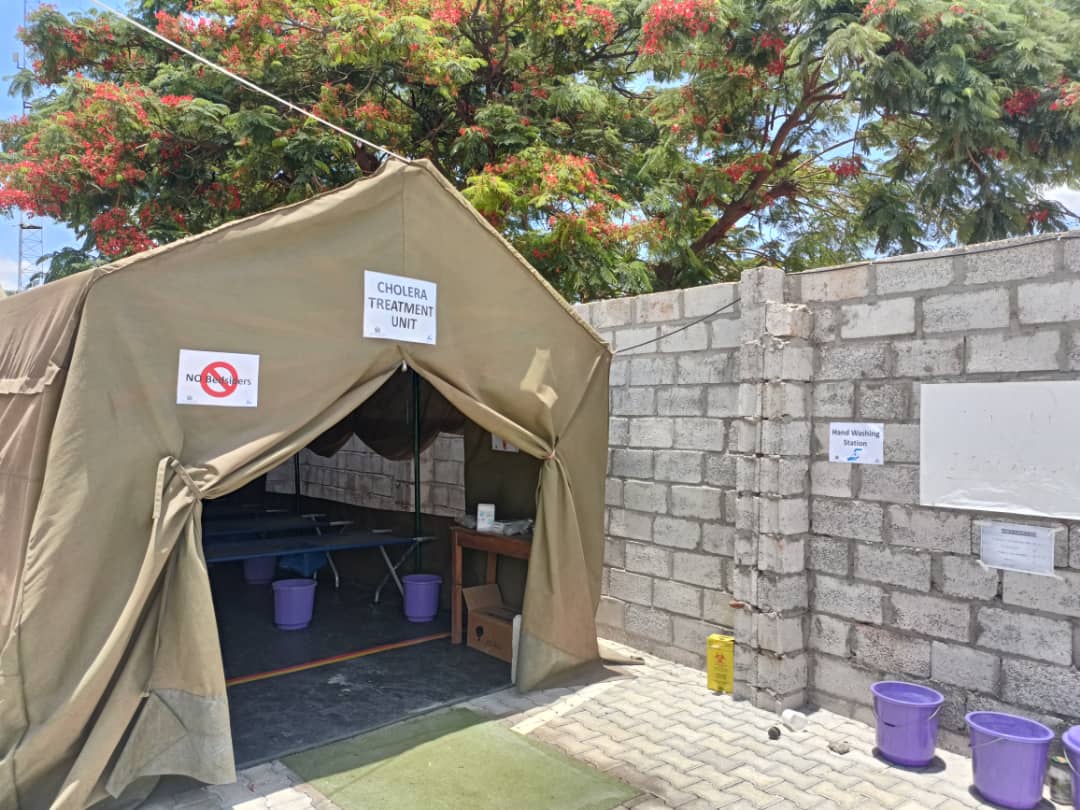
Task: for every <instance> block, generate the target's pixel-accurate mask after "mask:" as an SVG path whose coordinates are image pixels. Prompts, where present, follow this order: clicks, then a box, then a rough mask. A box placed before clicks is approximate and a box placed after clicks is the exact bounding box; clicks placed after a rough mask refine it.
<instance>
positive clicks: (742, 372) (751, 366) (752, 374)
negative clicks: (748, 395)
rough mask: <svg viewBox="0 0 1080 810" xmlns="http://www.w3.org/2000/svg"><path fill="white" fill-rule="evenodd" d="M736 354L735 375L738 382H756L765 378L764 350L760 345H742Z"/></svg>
mask: <svg viewBox="0 0 1080 810" xmlns="http://www.w3.org/2000/svg"><path fill="white" fill-rule="evenodd" d="M736 354H737V356H738V357H737V361H736V362H737V366H736V368H737V369H738V370H737V372H736V374H737V375H738V379H739V381H740V382H745V381H748V380H749V381H755V382H756V381H758V380H761V379H764V377H765V348H764V347H763V346H762V345H761V344H760V343H744V344H742V346H740V347H739V349H738V351H737V352H736Z"/></svg>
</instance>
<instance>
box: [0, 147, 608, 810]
mask: <svg viewBox="0 0 1080 810" xmlns="http://www.w3.org/2000/svg"><path fill="white" fill-rule="evenodd" d="M365 270H372V271H378V272H382V273H389V274H396V275H400V276H406V277H410V278H415V279H422V280H425V281H429V282H434V283H435V284H437V285H438V286H437V292H438V296H437V339H436V343H435V345H422V344H419V343H411V342H406V343H399V342H396V341H393V340H379V339H365V338H364V337H363V323H362V321H363V317H362V316H363V310H362V306H363V297H364V271H365ZM185 349H186V350H204V351H211V352H238V353H248V354H257V355H258V356H259V358H260V360H259V363H260V365H259V376H258V380H257V387H258V400H257V407H212V406H200V405H188V404H184V405H179V404H177V398H178V381H177V376H178V356H179V352H180V351H181V350H185ZM610 357H611V356H610V350H609V349H608V347H607V345H606V344H605V343H604V342H603V341H602V340H601V339H600V338H599V337H598V336H597V335H596V334H595V333H594V332H593V331H592V330H590V329H589V327H588V326H587V325H586V324H585V323H583V322H582V321H581V320H580V319H579V318H578V317H577V316H576V314H575V313H574V312H573V310H572V309H571V308H570V307H568V306H567V304H566V303H565V302H564V301H563V300H562V299H560V298H559V297H558V295H556V294H555V293H554V292H553V290H552V289H551V288H550V287H549V286H548V285H547V284H546V283H545V282H544V281H543V280H542V279H541V278H540V277H539V276H538V275H537V274H536V273H535V272H534V271H533V270H532V269H531V268H530V267H529V266H528V264H527V263H526V262H525V261H524V260H523V259H522V258H521V257H520V256H519V255H518V254H516V253H515V252H514V251H513V250H512V248H510V246H509V245H508V244H507V243H506V242H505V241H503V240H502V239H501V238H500V237H499V235H498V234H497V233H496V232H495V231H494V230H493V229H492V228H491V227H490V226H489V225H488V224H487V223H486V222H485V221H484V220H483V219H482V218H481V217H480V216H479V215H478V214H477V213H476V212H475V211H474V210H473V209H472V208H470V207H469V205H468V204H467V203H466V202H465V200H464V199H463V198H462V197H461V196H460V195H458V194H457V193H456V192H455V191H454V189H453V188H452V187H451V186H450V185H449V184H448V183H447V182H446V181H445V180H444V179H443V178H442V177H441V176H440V175H439V174H438V173H437V172H436V171H435V170H434V169H432V167H431V166H430V165H428V164H426V163H423V162H419V163H412V164H409V165H405V164H401V163H398V162H391V163H389V164H387V165H386V166H385V167H384V168H383V169H382V170H380V171H379V172H378V173H377V174H376V175H375V176H373V177H372V178H369V179H366V180H363V181H358V182H356V183H353V184H351V185H349V186H347V187H345V188H343V189H340V190H337V191H334V192H331V193H327V194H324V195H322V196H320V197H317V198H315V199H312V200H309V201H307V202H304V203H300V204H297V205H293V206H290V207H286V208H282V209H278V210H275V211H271V212H269V213H266V214H261V215H258V216H254V217H251V218H249V219H246V220H243V221H240V222H236V223H232V224H230V225H227V226H223V227H221V228H218V229H216V230H215V231H212V232H210V233H207V234H203V235H201V236H198V237H193V238H190V239H187V240H185V241H183V242H180V243H176V244H174V245H170V246H167V247H164V248H159V249H155V250H153V251H150V252H148V253H145V254H142V255H139V256H135V257H132V258H129V259H126V260H124V261H121V262H118V263H116V264H113V265H111V266H108V267H104V268H100V269H95V270H92V271H88V272H86V273H83V274H80V275H77V276H73V277H71V278H69V279H66V280H63V281H59V282H56V283H53V284H49V285H47V286H45V287H42V288H38V289H35V290H32V291H30V292H26V293H23V294H21V295H17V296H12V297H11V298H9V299H6V300H5V301H4V302H3V304H2V305H0V645H2V646H0V808H2V810H10V808H22V809H23V810H40V809H41V808H49V807H51V808H82V807H85V806H88V805H90V804H92V803H94V802H97V801H99V800H103V799H108V798H109V797H116V796H120V795H122V794H123V795H124V796H125V797H127V796H131V795H133V794H137V793H138V792H139V791H141V790H145V789H146V786H147V783H148V778H149V777H154V776H156V775H161V774H186V775H188V776H191V777H194V778H196V779H199V780H202V781H204V782H227V781H230V780H231V779H233V778H234V773H233V771H234V768H233V759H232V751H231V741H230V731H229V720H228V709H227V701H226V692H225V683H224V677H223V673H222V662H221V653H220V649H219V645H218V637H217V631H216V628H215V620H214V613H213V606H212V603H211V595H210V586H209V582H208V578H207V571H206V565H205V562H204V559H203V552H202V547H201V542H200V514H201V502H202V501H203V500H205V499H209V498H215V497H219V496H221V495H224V494H226V493H229V492H231V491H233V490H235V489H237V488H239V487H240V486H242V485H244V484H245V483H247V482H249V481H252V480H253V479H255V478H256V477H257V476H259V475H261V474H263V473H265V472H266V471H268V470H269V469H271V468H273V467H275V466H276V465H278V464H280V463H282V461H284V460H287V459H288V458H289V457H290V456H291V455H292V454H294V453H296V452H297V451H298V450H299V449H300V448H302V447H304V446H305V445H307V444H308V443H309V442H311V441H312V440H313V439H315V438H316V437H318V436H319V435H320V434H322V433H323V432H324V431H326V430H327V429H328V428H329V427H330V426H332V425H335V424H337V423H339V422H340V421H341V420H342V419H343V418H344V417H346V416H347V415H348V414H349V413H351V412H353V411H354V410H355V409H356V408H357V407H358V406H359V405H360V403H362V402H364V401H365V400H366V399H367V398H368V397H370V396H371V395H372V394H373V393H374V392H375V391H376V390H377V389H378V388H379V387H380V386H381V385H382V384H383V382H385V381H386V380H387V379H388V378H389V377H390V376H391V375H392V374H394V373H395V372H396V371H397V369H399V368H400V367H401V366H402V364H403V362H405V363H407V364H408V366H409V367H410V368H413V369H415V370H417V371H418V372H419V373H420V374H421V375H422V377H423V378H424V379H425V380H427V381H428V382H429V383H430V384H431V385H432V386H434V387H435V388H436V389H437V390H438V391H439V392H440V393H441V394H442V395H443V396H445V397H446V398H447V399H448V400H449V401H450V402H451V403H452V404H453V405H454V406H455V407H456V408H457V409H458V410H460V411H461V413H462V414H464V416H465V417H467V418H468V419H470V420H472V421H473V422H475V423H476V424H478V425H479V426H481V427H482V428H484V429H486V430H489V431H491V432H493V433H494V434H497V435H498V436H500V437H502V438H504V439H506V440H508V441H510V442H512V443H513V444H515V445H517V446H518V447H519V448H521V449H522V450H523V451H524V452H526V453H528V454H530V455H532V456H534V457H536V458H539V459H542V460H543V465H542V470H541V474H540V487H539V493H538V503H537V516H536V530H535V537H534V541H533V550H532V559H531V562H530V566H529V572H528V579H527V584H526V593H525V600H524V609H523V613H524V621H523V632H522V641H521V647H520V659H519V671H518V683H519V686H521V687H522V688H528V687H531V686H533V685H535V684H537V683H538V682H540V681H542V680H544V679H545V678H547V677H548V676H550V675H553V674H555V673H557V672H561V671H564V670H566V669H567V668H569V667H572V666H575V665H577V664H580V663H583V662H586V661H589V660H593V659H595V657H596V656H597V645H596V638H595V626H594V618H593V617H594V612H595V608H596V606H597V602H598V600H599V590H600V569H601V556H602V513H603V501H604V498H603V486H604V473H605V465H606V450H607V396H608V394H607V380H608V367H609V364H610Z"/></svg>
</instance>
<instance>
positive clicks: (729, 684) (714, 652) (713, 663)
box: [705, 633, 735, 695]
mask: <svg viewBox="0 0 1080 810" xmlns="http://www.w3.org/2000/svg"><path fill="white" fill-rule="evenodd" d="M705 661H706V664H705V671H706V674H707V675H708V679H709V680H708V686H709V689H711V690H712V691H713V692H727V693H728V694H729V695H730V694H731V693H732V692H733V691H734V689H735V639H734V638H732V637H731V636H721V635H720V634H718V633H714V634H713V635H711V636H709V638H708V641H707V644H706V650H705Z"/></svg>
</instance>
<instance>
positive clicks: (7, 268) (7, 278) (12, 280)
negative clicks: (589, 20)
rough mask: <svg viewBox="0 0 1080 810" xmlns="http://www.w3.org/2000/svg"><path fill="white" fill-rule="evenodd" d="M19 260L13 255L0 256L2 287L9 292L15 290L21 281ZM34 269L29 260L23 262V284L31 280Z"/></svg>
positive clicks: (0, 280)
mask: <svg viewBox="0 0 1080 810" xmlns="http://www.w3.org/2000/svg"><path fill="white" fill-rule="evenodd" d="M18 270H19V262H18V260H17V259H14V258H12V257H11V256H0V287H3V288H4V289H5V290H8V291H9V292H10V291H12V290H14V289H15V287H16V286H17V284H18V282H19V272H18ZM32 273H33V269H32V268H31V266H30V263H29V262H23V285H24V286H25V284H26V282H27V281H28V280H29V278H30V275H31V274H32Z"/></svg>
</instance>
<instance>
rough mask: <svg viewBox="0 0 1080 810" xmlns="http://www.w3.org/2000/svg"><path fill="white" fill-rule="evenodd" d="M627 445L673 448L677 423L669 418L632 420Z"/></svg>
mask: <svg viewBox="0 0 1080 810" xmlns="http://www.w3.org/2000/svg"><path fill="white" fill-rule="evenodd" d="M624 443H625V444H628V445H629V446H631V447H671V446H672V445H673V444H674V443H675V423H674V422H673V421H672V420H671V419H669V418H667V417H654V418H642V419H631V420H630V421H629V435H628V437H627V440H626V442H624Z"/></svg>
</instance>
